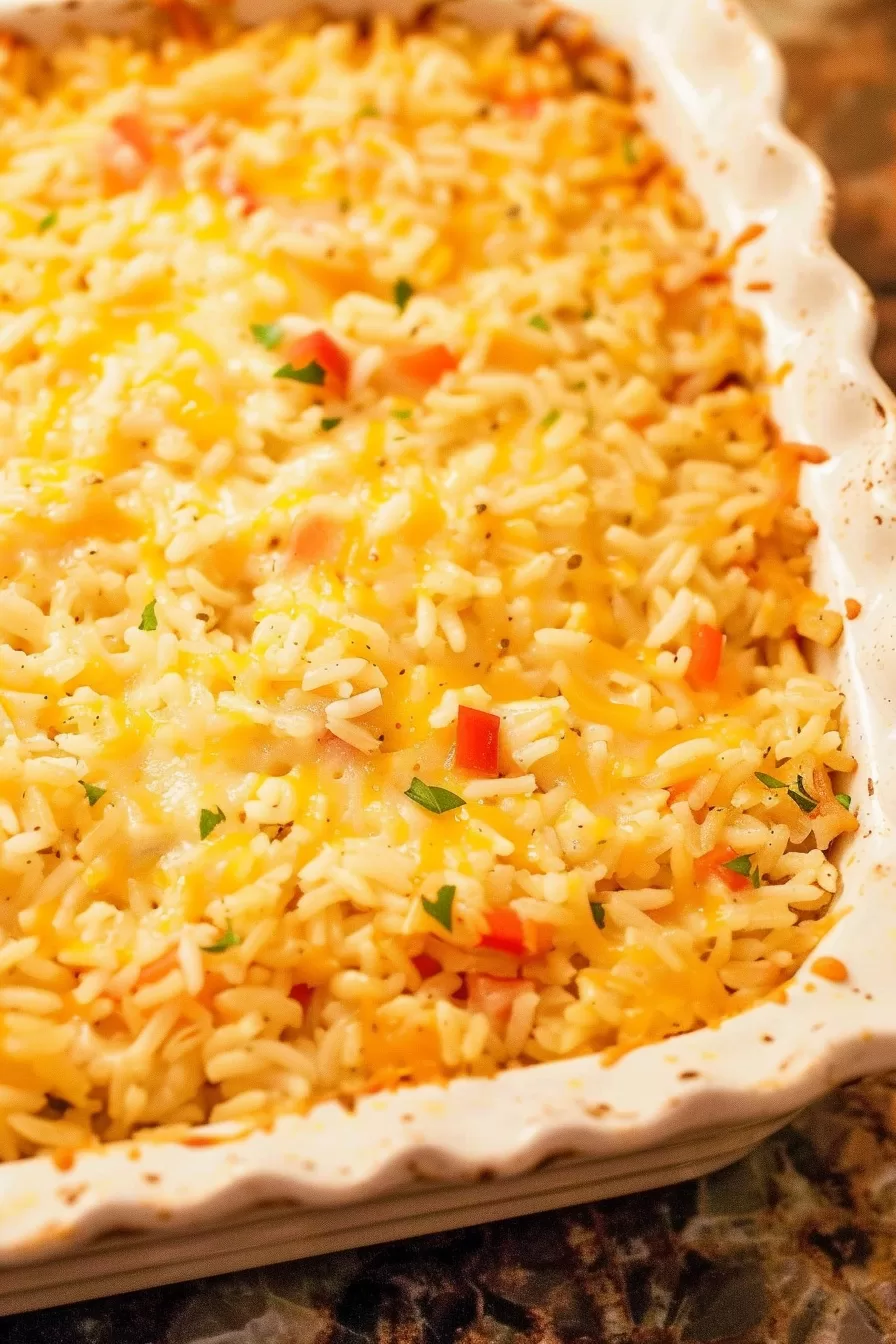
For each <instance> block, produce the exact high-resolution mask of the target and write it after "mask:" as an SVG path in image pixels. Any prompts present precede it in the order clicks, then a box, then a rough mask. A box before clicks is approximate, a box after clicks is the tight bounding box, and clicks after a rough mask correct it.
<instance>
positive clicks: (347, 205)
mask: <svg viewBox="0 0 896 1344" xmlns="http://www.w3.org/2000/svg"><path fill="white" fill-rule="evenodd" d="M351 208H352V203H351V201H350V200H349V198H348V197H347V196H340V197H339V213H340V214H341V215H347V214H348V212H349V210H351Z"/></svg>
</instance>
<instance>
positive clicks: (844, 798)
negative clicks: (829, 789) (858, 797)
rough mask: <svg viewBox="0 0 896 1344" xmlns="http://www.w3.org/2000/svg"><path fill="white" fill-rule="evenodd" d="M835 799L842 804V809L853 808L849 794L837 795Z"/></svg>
mask: <svg viewBox="0 0 896 1344" xmlns="http://www.w3.org/2000/svg"><path fill="white" fill-rule="evenodd" d="M834 797H835V798H836V799H837V802H838V803H839V804H840V806H841V807H846V808H849V807H852V799H851V798H850V796H849V794H848V793H835V794H834Z"/></svg>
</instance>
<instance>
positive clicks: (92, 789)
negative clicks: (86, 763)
mask: <svg viewBox="0 0 896 1344" xmlns="http://www.w3.org/2000/svg"><path fill="white" fill-rule="evenodd" d="M80 784H81V788H82V789H83V790H84V792H85V793H86V794H87V801H88V803H89V804H90V806H91V807H93V805H94V803H98V802H99V800H100V799H101V798H102V796H103V794H104V793H105V792H106V790H105V789H101V788H100V786H99V784H88V783H87V780H86V779H82V780H80Z"/></svg>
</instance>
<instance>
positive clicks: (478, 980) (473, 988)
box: [467, 971, 534, 1026]
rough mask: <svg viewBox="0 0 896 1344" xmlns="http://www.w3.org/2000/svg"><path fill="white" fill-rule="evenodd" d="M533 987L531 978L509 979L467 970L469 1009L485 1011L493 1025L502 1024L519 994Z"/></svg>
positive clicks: (476, 1011)
mask: <svg viewBox="0 0 896 1344" xmlns="http://www.w3.org/2000/svg"><path fill="white" fill-rule="evenodd" d="M533 988H534V986H533V984H532V981H531V980H509V979H504V978H503V977H502V976H498V975H486V974H485V973H484V972H483V971H468V972H467V989H468V991H469V997H468V1001H469V1006H470V1011H471V1012H474V1013H485V1015H486V1017H487V1018H488V1019H489V1021H490V1022H491V1023H492V1025H493V1026H503V1025H504V1024H505V1023H506V1022H507V1019H508V1018H509V1017H510V1014H511V1012H512V1011H513V1005H514V1003H515V1002H516V1000H517V998H518V997H519V995H520V994H525V993H527V992H528V991H529V990H531V989H533Z"/></svg>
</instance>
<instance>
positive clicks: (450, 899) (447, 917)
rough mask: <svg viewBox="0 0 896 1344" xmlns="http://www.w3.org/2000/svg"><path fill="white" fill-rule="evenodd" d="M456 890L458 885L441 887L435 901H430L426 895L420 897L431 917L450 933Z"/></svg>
mask: <svg viewBox="0 0 896 1344" xmlns="http://www.w3.org/2000/svg"><path fill="white" fill-rule="evenodd" d="M456 891H457V888H456V887H439V889H438V891H437V892H436V898H435V900H434V901H428V900H427V899H426V897H425V896H422V897H421V898H420V903H421V905H422V906H423V909H424V910H425V911H426V913H427V914H428V915H429V917H430V919H434V920H436V922H437V923H439V924H441V926H442V928H443V929H447V930H448V932H449V933H450V932H451V918H452V907H453V905H454V896H455V892H456Z"/></svg>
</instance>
